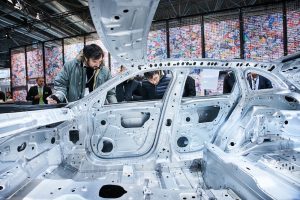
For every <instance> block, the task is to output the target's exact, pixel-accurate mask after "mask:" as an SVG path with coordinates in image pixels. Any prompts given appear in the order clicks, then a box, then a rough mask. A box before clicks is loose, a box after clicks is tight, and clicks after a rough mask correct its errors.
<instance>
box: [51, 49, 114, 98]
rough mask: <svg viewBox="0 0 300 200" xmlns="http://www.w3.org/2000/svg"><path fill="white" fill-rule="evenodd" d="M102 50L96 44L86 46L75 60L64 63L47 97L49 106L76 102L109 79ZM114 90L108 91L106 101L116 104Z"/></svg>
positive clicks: (109, 75)
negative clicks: (52, 89) (65, 101)
mask: <svg viewBox="0 0 300 200" xmlns="http://www.w3.org/2000/svg"><path fill="white" fill-rule="evenodd" d="M103 58H104V53H103V50H102V49H101V48H100V47H99V46H98V45H96V44H91V45H87V46H85V47H84V48H83V50H82V51H81V52H80V53H79V55H77V57H76V58H75V59H73V60H72V61H70V62H67V63H65V65H64V67H63V69H62V71H60V73H59V74H58V75H57V76H56V77H55V80H54V90H55V93H54V94H53V95H51V96H50V97H48V103H49V104H56V103H60V102H63V101H64V100H65V98H66V99H67V100H68V101H69V102H72V101H77V100H78V99H81V98H83V97H84V96H86V95H87V94H88V93H89V92H92V91H93V90H94V89H96V88H97V87H99V86H100V85H101V84H103V83H104V82H106V81H107V80H109V79H110V78H111V73H110V71H109V69H108V68H107V67H105V66H104V63H103ZM115 94H116V93H115V89H114V88H113V89H111V90H109V91H108V93H107V96H106V100H107V101H108V102H109V103H117V99H116V95H115Z"/></svg>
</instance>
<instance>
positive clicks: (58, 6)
mask: <svg viewBox="0 0 300 200" xmlns="http://www.w3.org/2000/svg"><path fill="white" fill-rule="evenodd" d="M39 2H41V3H44V1H43V0H39ZM44 5H45V6H47V7H48V8H49V9H51V10H53V11H54V12H56V13H63V12H67V11H69V10H68V9H67V8H66V7H64V6H63V5H61V4H60V3H58V2H57V1H51V2H47V3H45V4H44ZM66 19H68V20H69V21H71V22H72V23H73V24H74V25H75V26H77V27H78V28H80V29H82V30H84V31H85V32H88V33H89V32H94V31H95V28H94V27H93V26H91V25H90V24H88V23H87V22H85V23H81V24H78V23H74V22H78V21H83V20H82V19H81V18H80V17H78V16H77V15H72V16H69V17H66Z"/></svg>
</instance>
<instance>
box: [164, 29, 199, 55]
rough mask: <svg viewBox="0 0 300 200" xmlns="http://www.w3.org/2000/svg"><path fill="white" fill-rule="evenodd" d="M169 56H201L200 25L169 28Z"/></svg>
mask: <svg viewBox="0 0 300 200" xmlns="http://www.w3.org/2000/svg"><path fill="white" fill-rule="evenodd" d="M169 31H170V39H169V40H170V57H171V58H202V48H201V47H202V46H201V43H202V42H201V25H200V24H195V25H184V26H179V27H174V28H170V30H169Z"/></svg>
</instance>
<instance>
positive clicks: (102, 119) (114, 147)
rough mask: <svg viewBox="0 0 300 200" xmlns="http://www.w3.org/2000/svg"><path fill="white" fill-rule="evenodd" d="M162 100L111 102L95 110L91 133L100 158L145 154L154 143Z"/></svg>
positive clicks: (94, 148) (94, 149)
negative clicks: (111, 103) (118, 103)
mask: <svg viewBox="0 0 300 200" xmlns="http://www.w3.org/2000/svg"><path fill="white" fill-rule="evenodd" d="M162 105H163V103H162V101H161V100H159V101H151V102H140V103H123V104H120V105H108V106H105V107H104V108H103V109H102V110H101V111H97V112H95V116H94V120H93V129H92V132H93V134H92V136H91V146H92V150H93V153H94V154H95V155H96V156H98V157H100V158H104V159H105V158H117V157H132V156H141V155H143V154H145V153H147V152H148V151H149V150H150V149H151V147H152V146H153V144H154V140H155V137H156V133H157V128H158V123H159V119H160V115H161V110H162Z"/></svg>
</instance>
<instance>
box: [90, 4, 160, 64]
mask: <svg viewBox="0 0 300 200" xmlns="http://www.w3.org/2000/svg"><path fill="white" fill-rule="evenodd" d="M158 3H159V0H89V8H90V12H91V16H92V19H93V22H94V25H95V27H96V29H97V32H98V34H99V35H100V37H101V41H102V42H103V44H104V45H105V47H106V48H107V49H108V51H109V52H110V53H111V54H112V55H113V56H114V58H115V59H116V60H117V61H119V62H120V63H128V64H131V63H133V62H141V63H142V62H144V61H145V60H146V43H147V36H148V32H149V29H150V26H151V23H152V19H153V16H154V14H155V11H156V8H157V5H158Z"/></svg>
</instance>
